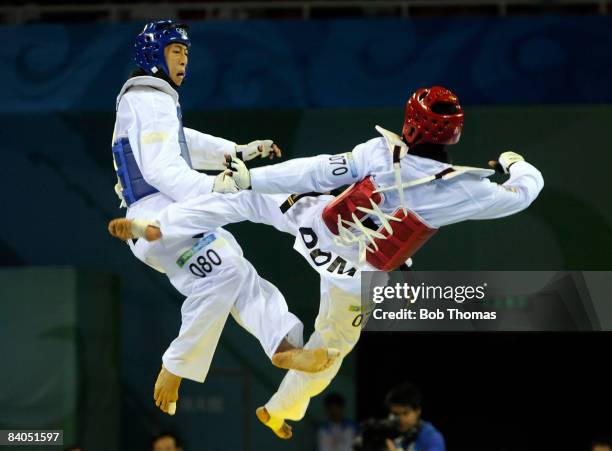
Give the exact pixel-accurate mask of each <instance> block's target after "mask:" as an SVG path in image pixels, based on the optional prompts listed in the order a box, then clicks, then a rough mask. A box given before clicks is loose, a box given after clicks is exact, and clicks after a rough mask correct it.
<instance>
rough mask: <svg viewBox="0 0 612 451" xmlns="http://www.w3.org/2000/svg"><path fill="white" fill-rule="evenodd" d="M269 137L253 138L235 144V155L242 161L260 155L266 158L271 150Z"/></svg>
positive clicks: (272, 142) (271, 142)
mask: <svg viewBox="0 0 612 451" xmlns="http://www.w3.org/2000/svg"><path fill="white" fill-rule="evenodd" d="M272 144H274V141H272V140H271V139H263V140H259V139H258V140H255V141H251V142H250V143H248V144H241V145H236V156H237V157H238V158H240V159H241V160H243V161H249V160H252V159H253V158H257V157H261V158H268V157H269V156H270V152H272Z"/></svg>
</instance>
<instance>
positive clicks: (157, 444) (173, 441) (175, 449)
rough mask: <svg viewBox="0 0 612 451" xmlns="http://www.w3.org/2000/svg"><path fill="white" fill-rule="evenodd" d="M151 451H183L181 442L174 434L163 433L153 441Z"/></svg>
mask: <svg viewBox="0 0 612 451" xmlns="http://www.w3.org/2000/svg"><path fill="white" fill-rule="evenodd" d="M151 451H183V448H181V442H180V440H179V438H178V437H177V436H176V435H175V434H173V433H171V432H164V433H161V434H159V435H158V436H156V437H155V438H154V439H153V441H152V442H151Z"/></svg>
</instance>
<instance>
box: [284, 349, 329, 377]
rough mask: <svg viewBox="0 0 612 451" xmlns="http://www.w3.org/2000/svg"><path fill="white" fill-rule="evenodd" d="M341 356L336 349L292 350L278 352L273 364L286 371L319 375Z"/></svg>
mask: <svg viewBox="0 0 612 451" xmlns="http://www.w3.org/2000/svg"><path fill="white" fill-rule="evenodd" d="M339 356H340V351H339V350H337V349H335V348H316V349H290V350H289V351H283V352H277V353H276V354H274V355H273V356H272V363H273V364H274V365H275V366H277V367H279V368H284V369H286V370H297V371H304V372H306V373H318V372H319V371H323V370H326V369H327V368H329V367H330V366H331V365H332V364H333V363H334V362H335V361H336V359H337V358H338V357H339Z"/></svg>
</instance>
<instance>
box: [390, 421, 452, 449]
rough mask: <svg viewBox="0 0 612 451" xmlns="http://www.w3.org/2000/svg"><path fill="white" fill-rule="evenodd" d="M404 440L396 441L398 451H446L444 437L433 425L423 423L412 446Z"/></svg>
mask: <svg viewBox="0 0 612 451" xmlns="http://www.w3.org/2000/svg"><path fill="white" fill-rule="evenodd" d="M403 442H404V439H403V438H399V439H397V440H396V441H395V446H396V448H398V451H446V445H445V444H444V437H443V436H442V434H441V433H440V431H438V430H437V429H436V428H435V427H434V425H433V424H431V423H429V422H427V421H422V422H421V428H420V429H419V433H418V435H417V438H416V440H415V441H414V442H413V443H412V444H405V443H403Z"/></svg>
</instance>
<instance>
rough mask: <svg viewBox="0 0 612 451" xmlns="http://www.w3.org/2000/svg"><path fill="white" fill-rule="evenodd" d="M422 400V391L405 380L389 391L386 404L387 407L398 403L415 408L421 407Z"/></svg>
mask: <svg viewBox="0 0 612 451" xmlns="http://www.w3.org/2000/svg"><path fill="white" fill-rule="evenodd" d="M421 401H422V399H421V391H420V390H419V389H418V388H417V387H415V386H414V385H413V384H412V383H411V382H404V383H403V384H401V385H398V386H397V387H394V388H392V389H391V390H390V391H389V393H387V397H386V398H385V404H386V405H387V407H391V406H392V405H398V406H408V407H411V408H413V409H420V408H421Z"/></svg>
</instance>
